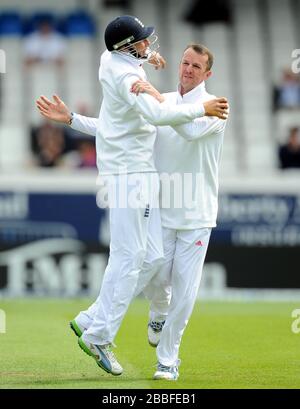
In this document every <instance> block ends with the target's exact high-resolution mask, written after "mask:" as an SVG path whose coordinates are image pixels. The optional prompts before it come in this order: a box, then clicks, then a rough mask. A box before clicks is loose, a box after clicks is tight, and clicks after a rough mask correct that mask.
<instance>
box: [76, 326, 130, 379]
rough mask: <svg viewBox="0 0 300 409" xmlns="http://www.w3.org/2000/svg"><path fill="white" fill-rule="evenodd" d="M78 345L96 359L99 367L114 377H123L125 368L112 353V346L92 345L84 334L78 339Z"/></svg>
mask: <svg viewBox="0 0 300 409" xmlns="http://www.w3.org/2000/svg"><path fill="white" fill-rule="evenodd" d="M78 344H79V346H80V348H81V349H82V350H83V351H84V352H85V353H86V354H88V355H89V356H91V357H92V358H94V359H95V361H96V363H97V365H98V366H100V368H102V369H103V370H104V371H105V372H108V373H111V374H112V375H121V373H122V372H123V368H122V366H121V365H120V364H119V362H118V361H117V358H116V357H115V355H114V353H113V352H112V350H111V348H112V345H111V344H106V345H95V344H92V343H91V342H88V341H86V340H85V339H84V334H83V335H82V336H81V337H80V338H78Z"/></svg>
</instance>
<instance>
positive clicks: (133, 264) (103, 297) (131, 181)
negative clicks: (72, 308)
mask: <svg viewBox="0 0 300 409" xmlns="http://www.w3.org/2000/svg"><path fill="white" fill-rule="evenodd" d="M108 180H109V181H108V182H107V183H106V185H108V188H109V192H110V193H109V194H110V199H109V207H110V208H109V212H110V254H109V260H108V265H107V268H106V270H105V273H104V277H103V281H102V286H101V290H100V294H99V296H98V298H97V300H96V302H95V303H94V304H92V305H91V306H90V308H89V309H88V310H86V311H82V312H80V313H79V314H78V316H77V317H76V320H78V322H79V323H80V324H81V325H83V326H84V327H85V328H88V329H87V330H86V331H85V339H86V340H87V341H89V342H91V343H94V344H97V345H105V344H108V343H112V342H113V340H114V338H115V336H116V334H117V331H118V329H119V327H120V325H121V322H122V319H123V318H124V315H125V313H126V311H127V308H128V306H129V304H130V302H131V300H132V298H133V297H134V293H135V291H136V287H137V283H138V279H139V275H140V273H141V271H142V269H145V270H146V271H147V272H149V274H152V271H153V272H154V271H155V269H156V267H155V266H156V265H159V263H161V262H162V260H163V244H162V231H161V220H160V211H159V203H158V197H159V177H158V175H157V174H156V173H140V174H128V175H115V176H114V177H110V178H109V179H108ZM113 191H114V192H113ZM115 192H117V194H115ZM124 195H125V196H124ZM112 198H113V199H112ZM149 277H150V276H149Z"/></svg>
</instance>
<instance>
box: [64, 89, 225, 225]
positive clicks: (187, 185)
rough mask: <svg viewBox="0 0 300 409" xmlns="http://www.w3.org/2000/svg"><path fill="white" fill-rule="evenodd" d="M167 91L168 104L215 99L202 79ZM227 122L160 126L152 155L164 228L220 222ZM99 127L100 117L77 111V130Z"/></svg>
mask: <svg viewBox="0 0 300 409" xmlns="http://www.w3.org/2000/svg"><path fill="white" fill-rule="evenodd" d="M164 96H165V98H166V100H167V102H168V103H171V104H176V105H182V104H187V103H194V102H198V103H200V102H202V103H203V102H205V101H207V100H209V99H211V98H213V96H212V95H210V94H208V93H207V92H206V90H205V85H204V83H201V84H200V85H198V86H197V87H196V88H194V89H193V90H192V91H190V92H188V93H187V94H184V95H183V96H181V95H180V94H179V92H172V93H168V94H164ZM139 97H140V95H139V96H138V98H139ZM225 125H226V121H224V120H221V119H218V118H216V117H203V118H199V119H195V120H194V121H192V122H189V123H187V124H185V125H178V126H174V127H173V128H172V127H170V126H159V127H158V128H157V138H156V143H155V147H154V157H155V165H156V167H157V170H158V171H159V173H160V179H161V193H160V195H161V217H162V225H163V226H164V227H167V228H172V229H178V230H192V229H198V228H202V227H214V226H216V218H217V210H218V166H219V161H220V157H221V151H222V144H223V137H224V129H225ZM97 126H98V119H97V118H88V117H84V116H82V115H78V114H74V119H73V123H72V127H73V128H74V129H76V130H78V131H82V132H85V133H88V134H90V135H96V131H97ZM170 181H171V183H169V182H170ZM174 183H176V185H174Z"/></svg>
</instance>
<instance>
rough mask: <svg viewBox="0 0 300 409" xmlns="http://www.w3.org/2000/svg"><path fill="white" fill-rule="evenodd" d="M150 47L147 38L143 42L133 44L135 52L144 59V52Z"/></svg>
mask: <svg viewBox="0 0 300 409" xmlns="http://www.w3.org/2000/svg"><path fill="white" fill-rule="evenodd" d="M149 45H150V41H149V40H148V38H146V39H145V40H142V41H139V42H138V43H135V44H134V47H135V49H136V51H137V53H138V54H139V55H140V56H141V57H145V55H146V50H147V48H148V47H149Z"/></svg>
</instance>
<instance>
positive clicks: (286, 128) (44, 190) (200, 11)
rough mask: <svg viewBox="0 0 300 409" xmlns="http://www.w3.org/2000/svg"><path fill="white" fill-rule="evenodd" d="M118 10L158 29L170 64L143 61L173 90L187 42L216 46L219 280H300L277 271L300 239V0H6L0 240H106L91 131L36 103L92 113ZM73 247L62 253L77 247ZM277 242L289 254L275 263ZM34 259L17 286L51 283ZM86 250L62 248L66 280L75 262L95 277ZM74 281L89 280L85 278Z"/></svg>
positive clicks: (0, 28) (158, 82)
mask: <svg viewBox="0 0 300 409" xmlns="http://www.w3.org/2000/svg"><path fill="white" fill-rule="evenodd" d="M122 14H132V15H136V16H137V17H139V18H140V19H141V20H142V21H143V22H144V23H145V24H146V25H154V26H155V27H156V33H157V34H158V36H159V44H160V50H159V51H160V53H161V54H162V55H163V56H164V57H165V58H166V60H167V68H166V69H165V70H164V71H155V70H153V68H152V67H150V66H147V65H145V68H146V70H147V73H148V77H149V80H151V81H152V83H153V84H154V85H155V86H156V87H157V88H158V89H159V90H160V91H162V92H167V91H174V90H175V89H176V87H177V83H178V65H179V61H180V58H181V55H182V52H183V50H184V48H185V47H186V45H187V44H189V43H190V42H199V43H202V44H204V45H206V46H207V47H209V48H210V49H211V51H212V52H213V54H214V57H215V63H214V66H213V76H212V77H211V78H210V79H209V80H208V81H207V84H206V86H207V89H208V91H209V92H210V93H213V94H215V95H217V96H226V97H227V98H228V99H229V102H230V106H231V115H230V119H229V122H228V127H227V130H226V134H225V143H224V149H223V157H222V163H221V167H220V180H221V183H220V186H221V196H220V216H219V227H218V229H219V230H218V229H217V230H216V233H215V235H214V236H213V237H212V241H211V249H210V251H209V253H208V258H207V260H208V262H210V261H211V262H212V263H211V264H210V265H211V266H215V267H213V268H212V271H213V272H212V273H211V274H212V275H211V276H212V277H213V274H215V275H214V277H215V284H214V285H216V286H217V287H218V285H219V288H221V287H222V286H224V285H225V286H226V285H227V287H228V286H229V287H235V286H237V287H249V288H250V287H251V288H257V287H264V288H270V287H272V288H273V287H274V288H275V287H276V288H300V278H299V274H298V273H297V269H296V268H294V267H292V270H293V271H292V272H291V274H290V275H289V274H288V273H286V271H285V274H283V275H281V271H282V269H284V268H285V267H284V266H286V268H287V269H289V266H293V265H294V264H293V263H295V262H296V260H297V256H296V254H297V251H299V248H300V192H299V191H300V181H299V177H300V171H299V169H300V74H299V71H300V24H299V21H300V0H210V1H209V2H203V1H200V0H186V1H179V2H178V1H174V0H164V1H161V0H63V1H59V0H51V1H50V0H26V1H20V0H0V49H2V50H4V51H5V55H6V72H5V73H0V250H7V249H11V248H15V246H17V245H23V244H24V243H29V242H32V241H35V240H42V239H43V240H44V239H46V238H49V237H52V238H53V237H56V238H66V237H67V238H69V239H70V238H72V239H74V240H75V239H76V240H79V241H83V242H85V244H88V245H91V243H93V245H92V247H91V248H90V249H89V252H90V253H91V252H92V253H93V251H94V250H95V254H96V253H97V252H98V250H99V248H98V247H97V245H96V244H95V243H96V242H97V243H98V242H99V241H100V243H102V244H103V243H104V245H107V239H105V237H108V235H107V230H105V228H104V226H105V220H106V219H105V217H106V213H105V212H103V211H102V210H101V209H100V210H99V212H98V213H96V210H95V209H94V208H92V206H94V203H95V202H96V201H95V192H96V182H95V179H96V174H97V170H96V158H95V155H96V154H95V145H94V139H93V138H90V137H88V136H87V135H83V134H81V133H79V132H74V131H73V130H72V129H70V127H68V126H58V125H56V124H54V123H51V122H48V121H46V120H44V119H43V118H42V117H41V116H40V114H39V113H38V111H37V109H36V107H35V101H36V99H37V98H38V97H39V96H40V95H41V94H43V95H46V96H47V97H48V98H51V97H52V95H53V94H58V95H59V96H60V97H61V98H62V99H63V100H64V101H65V102H66V103H67V105H68V106H69V107H70V108H71V110H72V111H75V112H78V113H82V114H86V115H89V116H95V117H97V116H98V114H99V108H100V104H101V99H102V95H101V89H100V85H99V82H98V67H99V58H100V55H101V53H102V52H103V51H104V50H105V45H104V40H103V33H104V30H105V27H106V25H107V24H108V22H109V21H111V20H112V19H113V18H115V17H116V16H118V15H122ZM295 50H296V51H295ZM297 50H298V51H297ZM63 194H65V196H64V197H63ZM70 194H71V195H70ZM72 194H73V196H72ZM47 195H48V196H47ZM51 195H52V196H51ZM89 195H90V196H89ZM76 209H77V210H76ZM91 209H93V210H91ZM43 211H44V213H43ZM64 211H65V213H64ZM76 212H77V213H76ZM93 212H94V213H93ZM70 226H71V227H70ZM226 229H227V230H226ZM47 245H48V250H49V245H50V244H49V243H48V244H47ZM47 245H45V246H46V247H47ZM58 247H59V246H58ZM71 247H72V246H71ZM71 247H70V248H71ZM70 248H69V250H65V252H67V253H68V252H71V253H72V251H73V252H75V253H76V251H77V250H78V249H77V247H76V246H75V247H74V248H73V250H70ZM278 248H280V249H284V250H283V251H282V252H281V254H280V259H278V260H277V259H276V257H277V256H278V257H279V253H278V252H276V251H277V249H278ZM76 249H77V250H76ZM232 249H233V250H234V253H231V250H232ZM245 249H247V251H246V252H244V250H245ZM250 250H251V251H250ZM261 250H262V252H261ZM269 250H274V251H275V252H273V253H268V251H269ZM34 251H36V250H34ZM53 252H54V253H55V254H57V252H58V250H57V248H56V250H55V251H54V249H53ZM62 252H63V251H62ZM3 254H4V253H2V258H1V252H0V290H1V288H6V287H5V286H6V285H7V282H9V280H7V277H8V274H11V275H13V274H17V272H16V271H17V269H14V270H13V267H12V265H15V264H13V261H11V264H9V263H10V261H9V260H10V259H9V257H10V256H9V255H8V253H7V254H6V253H5V255H3ZM45 254H46V253H45ZM93 254H94V253H93ZM5 257H6V258H5ZM7 257H8V258H7ZM12 257H13V256H12ZM30 257H31V258H30V260H29V261H28V260H27V259H26V262H25V261H24V266H23V267H22V268H23V270H24V269H25V270H26V269H27V270H26V271H27V273H28V274H27V276H26V278H24V280H25V281H24V280H23V281H24V283H25V284H24V283H23V284H24V285H23V287H24V286H25V287H26V288H27V289H29V288H31V287H30V286H32V282H33V281H34V280H33V278H32V277H33V276H34V274H33V271H35V272H36V274H39V277H40V276H41V275H42V276H43V277H44V281H45V280H46V281H47V280H48V284H49V277H48V276H47V271H48V272H49V270H50V269H51V268H52V270H53V271H54V270H55V268H54V264H53V263H52V264H51V262H50V261H49V260H48V264H47V263H46V261H45V260H46V259H47V257H46V256H45V257H46V258H45V257H44V259H43V262H41V260H35V261H32V260H33V258H34V256H33V255H32V256H30ZM93 257H94V256H93ZM93 257H92V258H91V257H90V258H88V259H86V258H85V259H81V260H79V261H78V259H77V264H76V263H75V261H74V260H75V259H74V258H73V259H71V258H69V259H66V260H65V261H64V264H59V267H60V269H61V271H64V273H63V274H65V275H66V277H69V276H68V274H69V273H70V271H71V272H72V271H73V272H74V269H75V270H76V268H77V270H78V271H79V270H80V268H81V269H82V271H85V272H87V271H93V272H94V273H95V274H96V275H97V274H98V270H99V265H100V264H99V263H100V262H101V263H102V264H103V266H104V265H105V262H103V260H102V261H101V260H100V259H96V258H95V257H96V256H95V257H94V258H93ZM234 258H236V260H237V263H241V265H240V266H238V265H237V264H234V263H233V259H234ZM256 258H257V265H256V263H255V261H256ZM1 260H2V261H1ZM12 260H15V259H14V258H12ZM24 260H25V259H24ZM55 260H56V263H57V262H58V261H57V258H56V259H55ZM249 260H251V262H250V261H249ZM276 260H277V261H276ZM215 262H217V263H221V264H218V266H219V267H220V265H221V267H222V268H223V267H224V266H225V270H224V269H223V270H224V271H225V272H224V271H223V270H222V268H216V264H213V263H215ZM272 262H273V264H272ZM28 263H29V264H28ZM30 263H31V264H30ZM32 263H33V265H34V266H33V267H32ZM34 263H35V264H34ZM49 263H50V264H49ZM68 263H69V264H68ZM72 263H73V264H72ZM74 263H75V264H74ZM251 263H252V264H251ZM280 263H281V264H280ZM245 264H246V265H245ZM74 265H75V267H76V265H77V267H76V268H75V267H74ZM78 265H80V266H81V267H80V268H79V267H78ZM1 266H2V267H1ZM9 266H10V267H9ZM51 266H52V267H51ZM55 266H56V267H57V264H55ZM66 266H67V267H66ZM72 266H73V267H72ZM91 266H92V267H91ZM25 267H26V268H25ZM46 267H47V268H46ZM1 268H2V276H1ZM64 268H65V270H63V269H64ZM247 268H248V270H247ZM72 269H73V270H72ZM276 269H277V270H278V271H277V273H276V274H277V276H276V274H275V273H274V271H275V270H276ZM9 270H10V273H7V271H9ZM77 270H76V271H77ZM246 270H247V272H246ZM254 270H255V271H256V270H257V276H255V277H256V278H255V279H253V280H252V278H253V276H252V275H251V272H252V271H254ZM18 271H19V273H18V274H21V271H22V269H21V268H19V270H18ZM243 271H244V272H245V274H244V275H243V274H242V272H243ZM68 272H69V273H68ZM94 273H93V274H94ZM273 273H274V274H273ZM30 274H31V275H30ZM43 274H44V275H43ZM70 274H72V273H70ZM230 274H231V275H230ZM48 275H49V273H48ZM275 276H276V277H277V278H274V277H275ZM1 277H2V283H1ZM3 277H4V278H3ZM15 277H19V278H20V276H18V275H16V276H15ZM241 277H242V278H241ZM284 277H285V278H284ZM14 280H15V281H13V283H15V284H14V285H15V287H14V286H13V289H14V292H16V293H17V292H18V288H19V287H18V285H17V284H16V283H17V278H15V279H14ZM272 280H273V281H272ZM276 280H277V281H276ZM50 281H51V280H50ZM39 283H40V281H39ZM51 283H52V284H51V285H52V287H53V288H59V283H58V282H57V281H53V282H52V281H51ZM36 285H37V286H38V284H36ZM39 285H40V284H39ZM51 285H50V287H51ZM80 285H81V286H82V288H84V286H86V284H84V280H83V284H82V283H81V284H80ZM207 285H209V284H207ZM1 286H2V287H1ZM23 287H22V288H23ZM25 287H24V288H25ZM52 287H51V288H52ZM24 288H23V289H24ZM72 288H73V289H72ZM72 288H71V289H69V291H70V292H71V293H72V294H73V293H76V291H77V290H76V289H75V288H74V287H72ZM72 291H73V292H72Z"/></svg>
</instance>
